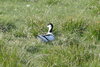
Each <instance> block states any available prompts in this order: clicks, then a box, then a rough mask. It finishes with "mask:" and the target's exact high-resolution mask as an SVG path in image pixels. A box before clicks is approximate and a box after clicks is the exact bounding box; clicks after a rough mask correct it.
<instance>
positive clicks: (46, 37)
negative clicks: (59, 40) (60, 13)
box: [37, 23, 55, 42]
mask: <svg viewBox="0 0 100 67" xmlns="http://www.w3.org/2000/svg"><path fill="white" fill-rule="evenodd" d="M47 27H48V28H49V29H48V32H47V34H44V35H43V34H42V35H38V36H37V38H38V39H40V40H41V41H43V42H50V41H53V40H55V37H54V35H53V33H52V32H53V24H52V23H49V24H48V25H47Z"/></svg>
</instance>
